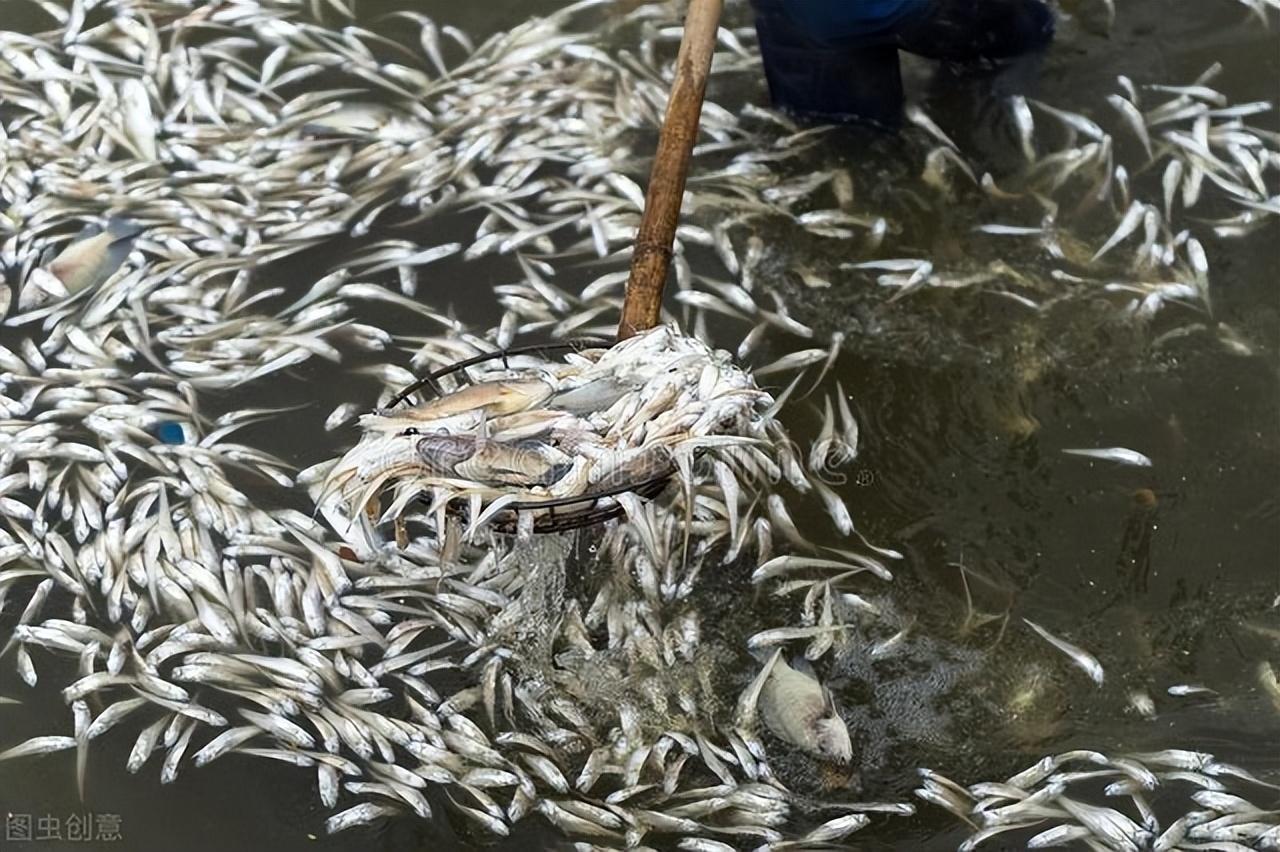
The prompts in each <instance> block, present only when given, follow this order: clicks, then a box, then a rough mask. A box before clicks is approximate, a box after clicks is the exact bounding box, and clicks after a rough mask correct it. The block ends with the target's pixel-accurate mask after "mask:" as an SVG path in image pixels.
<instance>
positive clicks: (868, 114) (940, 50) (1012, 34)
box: [751, 0, 1053, 127]
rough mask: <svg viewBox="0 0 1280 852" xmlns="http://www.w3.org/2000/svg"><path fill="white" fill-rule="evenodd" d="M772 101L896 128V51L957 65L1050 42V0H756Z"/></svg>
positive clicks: (827, 117)
mask: <svg viewBox="0 0 1280 852" xmlns="http://www.w3.org/2000/svg"><path fill="white" fill-rule="evenodd" d="M751 2H752V6H753V7H754V9H755V13H756V33H757V34H758V36H759V39H760V50H761V53H762V55H763V59H764V67H765V76H766V78H767V79H768V82H769V93H770V96H771V98H772V100H773V104H774V106H776V107H777V108H779V109H782V110H784V111H786V112H789V113H791V114H793V115H796V116H798V117H801V118H806V119H811V120H818V121H832V122H846V121H855V120H861V121H869V122H873V123H876V124H880V125H885V126H890V127H892V126H896V125H897V124H898V123H899V121H900V119H901V114H902V99H903V95H902V77H901V72H900V70H899V66H898V51H899V50H900V49H901V50H905V51H907V52H909V53H915V54H918V55H920V56H925V57H928V58H932V59H941V60H946V61H951V62H969V61H974V60H993V61H999V60H1004V59H1008V58H1011V57H1015V56H1020V55H1023V54H1026V53H1031V52H1034V51H1037V50H1041V49H1043V48H1044V47H1045V46H1047V45H1048V44H1049V42H1050V41H1051V40H1052V39H1053V13H1052V12H1051V11H1050V9H1049V7H1048V6H1047V5H1045V3H1044V2H1043V0H751Z"/></svg>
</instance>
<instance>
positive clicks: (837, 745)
mask: <svg viewBox="0 0 1280 852" xmlns="http://www.w3.org/2000/svg"><path fill="white" fill-rule="evenodd" d="M803 669H804V670H797V669H794V668H792V667H791V666H789V665H787V663H786V661H785V660H783V659H782V658H781V656H779V657H778V658H777V659H776V660H775V661H774V663H773V668H772V670H771V671H770V673H769V676H768V679H767V680H766V681H765V682H764V686H763V688H762V689H761V690H760V712H761V715H762V716H763V717H764V721H765V724H766V725H768V726H769V729H770V730H771V731H773V732H774V733H775V734H777V735H778V736H779V737H781V738H782V739H784V740H786V741H787V742H789V743H791V744H792V745H796V746H799V747H800V748H802V749H804V750H805V751H808V752H810V753H812V754H816V755H818V756H820V757H824V758H827V759H828V760H835V761H839V762H841V763H847V762H848V761H849V760H851V759H852V758H853V744H852V743H851V742H850V741H849V729H848V728H847V727H845V724H844V720H842V719H841V718H840V714H839V713H837V712H836V707H835V701H834V699H833V698H832V697H831V692H830V690H828V689H827V688H826V687H824V686H823V685H822V684H820V683H819V682H818V679H817V678H816V677H814V675H813V673H812V671H811V670H808V667H807V666H805V667H803Z"/></svg>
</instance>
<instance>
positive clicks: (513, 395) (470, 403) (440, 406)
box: [362, 379, 552, 425]
mask: <svg viewBox="0 0 1280 852" xmlns="http://www.w3.org/2000/svg"><path fill="white" fill-rule="evenodd" d="M551 391H552V389H551V385H549V384H547V383H546V382H544V381H540V380H538V379H525V380H517V381H496V382H476V383H475V384H474V385H467V386H466V387H464V388H459V389H458V390H456V391H454V392H452V393H448V394H445V395H444V396H442V397H439V398H437V399H432V400H428V401H427V402H424V403H420V404H419V405H415V406H413V407H412V408H404V409H394V410H392V411H385V412H382V413H381V414H380V415H376V416H383V417H390V418H393V419H395V420H396V421H428V420H439V419H442V418H445V417H452V416H454V415H457V414H466V413H468V412H483V413H484V414H486V415H488V416H490V417H498V416H502V415H504V414H515V413H516V412H518V411H524V410H526V409H528V408H532V407H533V406H535V405H538V404H540V403H542V402H545V401H546V400H547V398H548V397H550V396H551ZM376 416H375V417H376ZM363 422H365V421H363V420H362V423H363ZM369 422H370V424H371V425H372V424H374V423H376V419H371V420H370V421H369Z"/></svg>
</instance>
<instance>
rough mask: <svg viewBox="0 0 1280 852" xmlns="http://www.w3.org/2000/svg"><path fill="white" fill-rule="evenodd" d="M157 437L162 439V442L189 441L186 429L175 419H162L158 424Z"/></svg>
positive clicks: (179, 442)
mask: <svg viewBox="0 0 1280 852" xmlns="http://www.w3.org/2000/svg"><path fill="white" fill-rule="evenodd" d="M156 437H157V438H158V439H160V442H161V443H162V444H185V443H186V442H187V433H186V430H185V429H183V428H182V424H181V423H177V422H175V421H173V420H162V421H161V422H160V423H158V424H156Z"/></svg>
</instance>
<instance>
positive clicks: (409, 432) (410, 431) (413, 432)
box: [400, 426, 422, 438]
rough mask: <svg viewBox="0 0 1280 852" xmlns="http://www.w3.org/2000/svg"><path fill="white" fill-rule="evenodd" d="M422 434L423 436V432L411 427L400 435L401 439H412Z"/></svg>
mask: <svg viewBox="0 0 1280 852" xmlns="http://www.w3.org/2000/svg"><path fill="white" fill-rule="evenodd" d="M421 434H422V433H421V432H419V431H418V429H417V428H415V427H413V426H410V427H409V428H408V429H405V430H404V431H403V432H401V433H400V437H402V438H412V437H414V436H416V435H421Z"/></svg>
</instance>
